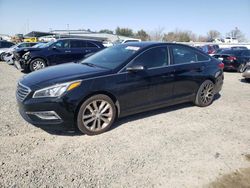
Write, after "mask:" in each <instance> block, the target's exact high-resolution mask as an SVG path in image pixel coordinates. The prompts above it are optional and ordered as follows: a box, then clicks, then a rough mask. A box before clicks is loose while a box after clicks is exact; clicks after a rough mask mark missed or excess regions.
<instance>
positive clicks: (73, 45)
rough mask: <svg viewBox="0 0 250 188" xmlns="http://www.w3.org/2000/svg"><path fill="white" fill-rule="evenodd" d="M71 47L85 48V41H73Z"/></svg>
mask: <svg viewBox="0 0 250 188" xmlns="http://www.w3.org/2000/svg"><path fill="white" fill-rule="evenodd" d="M70 47H71V48H83V47H84V44H83V41H81V40H71V41H70Z"/></svg>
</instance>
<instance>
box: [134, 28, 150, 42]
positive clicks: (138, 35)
mask: <svg viewBox="0 0 250 188" xmlns="http://www.w3.org/2000/svg"><path fill="white" fill-rule="evenodd" d="M135 37H136V38H139V39H141V40H142V41H146V40H150V36H149V35H148V34H147V32H146V31H144V30H143V29H141V30H139V31H137V33H136V34H135Z"/></svg>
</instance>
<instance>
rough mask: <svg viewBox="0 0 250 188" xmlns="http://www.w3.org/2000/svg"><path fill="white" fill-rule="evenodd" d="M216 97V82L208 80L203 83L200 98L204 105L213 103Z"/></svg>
mask: <svg viewBox="0 0 250 188" xmlns="http://www.w3.org/2000/svg"><path fill="white" fill-rule="evenodd" d="M213 98H214V84H213V83H210V82H207V83H205V84H204V85H203V88H202V89H201V92H200V99H201V102H202V103H203V104H204V105H207V104H209V103H211V101H212V100H213Z"/></svg>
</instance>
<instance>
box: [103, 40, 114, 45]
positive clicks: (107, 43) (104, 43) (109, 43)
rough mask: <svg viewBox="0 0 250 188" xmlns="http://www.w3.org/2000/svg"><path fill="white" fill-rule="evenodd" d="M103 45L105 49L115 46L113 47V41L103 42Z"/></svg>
mask: <svg viewBox="0 0 250 188" xmlns="http://www.w3.org/2000/svg"><path fill="white" fill-rule="evenodd" d="M102 44H103V46H105V47H110V46H113V45H114V44H113V43H112V42H111V41H106V40H105V41H103V42H102Z"/></svg>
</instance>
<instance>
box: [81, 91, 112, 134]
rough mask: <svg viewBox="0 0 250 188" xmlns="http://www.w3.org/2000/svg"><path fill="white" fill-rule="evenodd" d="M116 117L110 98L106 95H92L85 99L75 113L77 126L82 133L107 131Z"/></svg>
mask: <svg viewBox="0 0 250 188" xmlns="http://www.w3.org/2000/svg"><path fill="white" fill-rule="evenodd" d="M115 117H116V108H115V105H114V102H113V101H112V99H110V98H109V97H108V96H106V95H94V96H93V97H90V98H89V99H87V100H86V101H85V102H84V103H83V104H82V106H81V107H80V110H79V112H78V115H77V126H78V128H79V129H80V131H81V132H82V133H85V134H87V135H96V134H100V133H103V132H105V131H107V130H108V129H109V128H110V127H111V125H112V124H113V122H114V120H115Z"/></svg>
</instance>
